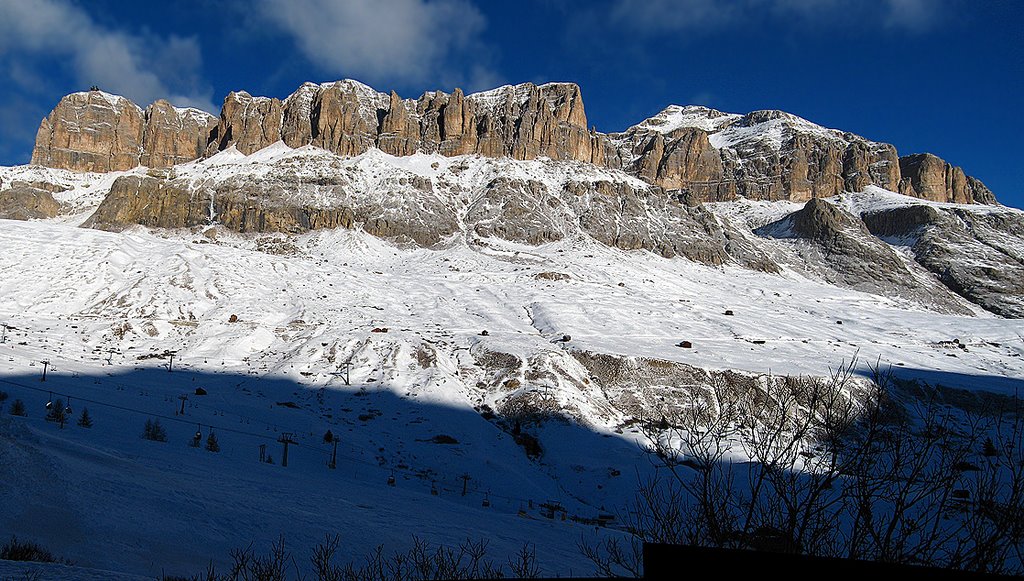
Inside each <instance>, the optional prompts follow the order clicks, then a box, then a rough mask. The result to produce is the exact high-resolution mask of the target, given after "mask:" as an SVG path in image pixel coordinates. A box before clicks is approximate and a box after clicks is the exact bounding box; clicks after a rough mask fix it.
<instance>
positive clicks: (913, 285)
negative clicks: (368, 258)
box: [755, 198, 971, 314]
mask: <svg viewBox="0 0 1024 581" xmlns="http://www.w3.org/2000/svg"><path fill="white" fill-rule="evenodd" d="M755 232H756V233H757V234H758V235H760V236H764V237H766V238H774V239H778V240H782V241H789V242H790V243H791V244H790V248H789V249H788V250H790V251H792V252H793V254H794V255H795V256H796V257H797V258H798V261H797V262H795V263H793V264H792V265H791V266H795V267H797V268H799V269H801V270H804V271H805V272H807V273H809V274H813V275H817V276H819V277H821V278H823V279H824V280H826V281H827V282H829V283H831V284H837V285H840V286H845V287H848V288H853V289H856V290H861V291H864V292H869V293H872V294H877V295H882V296H887V297H892V298H899V299H903V300H906V301H909V302H913V303H917V304H927V305H932V306H933V307H934V308H937V309H938V310H941V311H943V312H949V313H956V314H970V312H971V311H970V310H969V309H968V308H966V307H965V306H964V305H963V304H961V302H960V301H959V300H958V299H957V298H956V296H955V295H953V294H952V293H950V291H949V289H947V288H945V287H944V286H943V285H942V284H940V283H939V281H938V280H935V279H934V278H932V277H930V276H927V273H925V272H924V271H923V270H922V269H921V268H920V267H918V266H916V265H915V264H914V263H913V262H912V261H911V262H910V263H909V264H908V263H907V262H906V261H904V260H903V259H901V258H900V257H899V256H898V255H897V254H896V252H894V251H893V249H892V247H891V246H889V245H888V244H886V243H885V242H883V241H882V240H880V239H879V238H877V237H876V236H874V235H873V234H872V233H871V232H870V231H869V229H868V227H867V226H866V225H865V224H864V223H863V222H862V221H861V220H860V219H859V217H857V216H854V215H852V214H850V213H848V212H846V211H844V210H843V209H841V208H839V207H838V206H836V205H835V204H833V203H831V202H828V201H826V200H822V199H818V198H812V199H811V200H809V201H808V202H807V203H806V204H805V205H804V207H803V208H802V209H801V210H799V211H797V212H795V213H793V214H790V215H789V216H787V217H785V218H783V219H782V220H779V221H778V222H774V223H772V224H768V225H766V226H763V227H761V228H758V229H757V230H755ZM914 269H916V270H917V271H919V272H914ZM922 274H923V275H924V276H921V275H922Z"/></svg>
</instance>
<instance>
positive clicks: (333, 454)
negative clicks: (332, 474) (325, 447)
mask: <svg viewBox="0 0 1024 581" xmlns="http://www.w3.org/2000/svg"><path fill="white" fill-rule="evenodd" d="M339 441H341V438H339V437H338V436H337V434H335V435H334V437H333V438H331V443H332V444H334V451H333V452H331V463H330V464H328V465H327V467H328V468H330V469H331V470H334V469H335V468H337V467H338V442H339Z"/></svg>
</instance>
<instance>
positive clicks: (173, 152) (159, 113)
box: [133, 100, 217, 168]
mask: <svg viewBox="0 0 1024 581" xmlns="http://www.w3.org/2000/svg"><path fill="white" fill-rule="evenodd" d="M216 126H217V119H216V117H214V116H213V115H210V114H208V113H204V112H202V111H199V110H198V109H178V108H176V107H174V106H172V105H171V104H170V103H168V102H167V101H163V100H160V101H157V102H155V103H153V104H152V105H150V106H149V107H146V112H145V116H144V123H143V131H142V154H141V156H140V157H139V162H138V163H137V164H135V165H144V166H146V167H154V168H164V167H171V166H174V165H177V164H179V163H185V162H187V161H192V160H193V159H196V158H198V157H200V156H201V155H203V153H204V152H205V151H206V145H207V141H208V140H209V138H210V132H211V131H213V129H214V128H215V127H216ZM133 167H134V166H133Z"/></svg>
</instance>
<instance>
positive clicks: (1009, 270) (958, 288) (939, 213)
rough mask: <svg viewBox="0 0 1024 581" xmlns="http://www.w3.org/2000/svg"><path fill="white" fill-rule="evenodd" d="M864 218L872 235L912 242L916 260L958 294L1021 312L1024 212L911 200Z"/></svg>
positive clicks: (1008, 312) (1009, 313)
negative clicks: (979, 209)
mask: <svg viewBox="0 0 1024 581" xmlns="http://www.w3.org/2000/svg"><path fill="white" fill-rule="evenodd" d="M862 218H863V220H864V223H865V224H866V225H867V227H868V228H869V229H870V230H871V232H872V233H874V234H875V235H877V236H880V237H882V238H883V239H887V240H892V241H893V242H898V243H900V244H903V245H908V246H910V247H911V251H912V252H913V254H914V259H915V260H916V261H917V263H919V264H920V265H921V266H923V267H924V268H926V269H928V270H929V271H931V273H932V274H933V275H934V276H935V277H937V278H938V280H940V281H942V282H943V284H945V285H946V286H947V287H949V288H950V289H952V290H953V291H954V292H956V293H957V294H959V295H961V296H963V297H964V298H966V299H967V300H969V301H971V302H973V303H975V304H977V305H980V306H982V307H984V308H985V309H987V310H989V311H991V312H993V313H996V314H997V315H1001V316H1004V317H1011V318H1024V249H1022V247H1021V244H1020V240H1021V239H1022V238H1024V214H1022V213H1020V212H1009V211H1008V212H970V211H967V210H964V209H960V208H936V207H932V206H925V205H915V206H908V207H902V208H893V209H887V210H878V211H873V212H870V213H865V214H864V215H863V216H862Z"/></svg>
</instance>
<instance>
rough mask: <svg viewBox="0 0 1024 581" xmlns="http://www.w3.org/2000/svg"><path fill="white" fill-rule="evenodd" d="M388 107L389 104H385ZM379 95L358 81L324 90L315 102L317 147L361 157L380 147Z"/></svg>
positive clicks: (343, 83) (337, 84) (319, 92)
mask: <svg viewBox="0 0 1024 581" xmlns="http://www.w3.org/2000/svg"><path fill="white" fill-rule="evenodd" d="M385 103H386V102H385ZM385 103H381V102H380V101H379V94H378V93H376V92H374V91H373V89H370V88H369V87H367V86H366V85H362V84H360V83H356V82H354V81H339V82H337V83H331V84H329V85H325V86H322V87H321V89H320V90H319V91H317V93H316V96H315V97H314V98H313V107H312V117H311V125H312V131H313V145H315V146H317V147H322V148H324V149H326V150H328V151H333V152H334V153H337V154H338V155H359V154H360V153H363V152H364V151H366V150H367V149H369V148H371V147H373V146H374V145H376V141H377V124H378V117H377V115H378V111H379V110H380V109H382V108H383V106H384V104H385Z"/></svg>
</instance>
